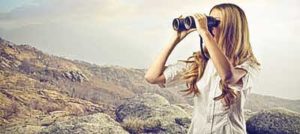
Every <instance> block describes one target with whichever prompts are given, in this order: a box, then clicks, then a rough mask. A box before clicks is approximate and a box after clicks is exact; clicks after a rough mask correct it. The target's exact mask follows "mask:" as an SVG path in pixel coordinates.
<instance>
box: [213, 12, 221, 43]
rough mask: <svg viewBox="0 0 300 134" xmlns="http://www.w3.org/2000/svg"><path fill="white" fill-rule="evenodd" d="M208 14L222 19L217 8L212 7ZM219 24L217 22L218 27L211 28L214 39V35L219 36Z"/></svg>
mask: <svg viewBox="0 0 300 134" xmlns="http://www.w3.org/2000/svg"><path fill="white" fill-rule="evenodd" d="M210 16H212V17H214V18H216V19H217V20H222V18H221V17H222V15H221V12H220V10H218V9H213V10H212V11H211V13H210ZM221 23H222V21H220V24H221ZM220 24H219V26H218V27H214V28H213V30H212V32H213V34H214V39H215V40H217V39H216V37H219V35H218V34H219V33H220Z"/></svg>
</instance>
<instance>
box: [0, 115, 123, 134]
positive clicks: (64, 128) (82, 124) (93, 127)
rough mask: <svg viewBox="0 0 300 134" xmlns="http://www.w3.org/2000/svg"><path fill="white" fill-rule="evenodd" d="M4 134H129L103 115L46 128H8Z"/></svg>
mask: <svg viewBox="0 0 300 134" xmlns="http://www.w3.org/2000/svg"><path fill="white" fill-rule="evenodd" d="M4 133H7V134H10V133H14V134H24V133H27V134H28V133H33V134H34V133H39V134H53V133H56V134H57V133H59V134H92V133H97V134H129V133H128V132H127V131H126V130H124V129H123V128H122V127H121V126H120V124H119V123H118V122H116V121H115V120H113V119H112V118H110V117H109V116H108V115H106V114H103V113H96V114H92V115H87V116H73V117H68V118H64V119H63V120H60V121H56V122H54V123H52V124H48V125H44V126H34V125H17V126H14V127H10V128H6V129H5V130H4Z"/></svg>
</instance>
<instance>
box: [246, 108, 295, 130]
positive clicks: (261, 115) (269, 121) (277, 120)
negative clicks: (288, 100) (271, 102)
mask: <svg viewBox="0 0 300 134" xmlns="http://www.w3.org/2000/svg"><path fill="white" fill-rule="evenodd" d="M247 131H248V133H249V134H299V133H300V114H299V113H296V112H293V111H290V110H287V109H284V108H276V109H271V110H263V111H261V112H258V113H257V114H255V115H254V116H252V117H251V118H249V119H248V120H247Z"/></svg>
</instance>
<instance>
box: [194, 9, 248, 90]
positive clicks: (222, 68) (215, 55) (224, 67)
mask: <svg viewBox="0 0 300 134" xmlns="http://www.w3.org/2000/svg"><path fill="white" fill-rule="evenodd" d="M194 17H196V18H197V19H195V20H198V21H197V22H198V23H197V22H196V25H197V31H198V33H199V34H200V35H201V37H202V38H203V40H204V43H205V45H206V48H207V50H208V52H209V55H210V57H211V59H212V62H213V64H214V65H215V67H216V70H217V72H218V74H219V75H220V77H221V79H222V80H223V81H224V82H225V83H228V84H234V83H237V82H238V81H239V80H240V79H241V77H243V76H244V75H245V74H246V71H245V70H242V69H238V68H234V66H233V65H232V63H231V62H230V61H229V59H228V58H227V57H226V56H225V54H224V53H223V52H222V51H221V50H220V49H219V47H218V46H217V42H216V41H215V40H214V39H213V37H212V35H211V34H210V33H209V31H208V28H207V19H206V16H205V15H203V14H195V15H194Z"/></svg>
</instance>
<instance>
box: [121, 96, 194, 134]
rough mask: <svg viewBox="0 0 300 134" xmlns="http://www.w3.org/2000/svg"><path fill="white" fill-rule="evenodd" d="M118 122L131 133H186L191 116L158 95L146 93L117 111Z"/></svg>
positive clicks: (129, 101) (125, 103)
mask: <svg viewBox="0 0 300 134" xmlns="http://www.w3.org/2000/svg"><path fill="white" fill-rule="evenodd" d="M116 117H117V121H119V122H120V123H121V124H122V125H123V127H124V128H125V129H127V130H128V131H129V132H130V133H161V134H164V133H186V132H187V129H188V127H189V124H190V120H191V116H190V114H188V113H187V112H186V111H185V110H183V109H182V108H180V107H179V106H176V105H172V104H170V103H169V102H168V101H167V100H166V99H165V98H164V97H162V96H160V95H158V94H152V93H145V94H142V95H140V96H136V97H134V98H131V99H129V100H128V101H126V102H124V103H123V104H121V105H120V106H118V107H117V109H116Z"/></svg>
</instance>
